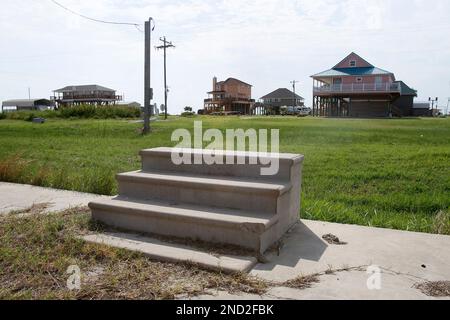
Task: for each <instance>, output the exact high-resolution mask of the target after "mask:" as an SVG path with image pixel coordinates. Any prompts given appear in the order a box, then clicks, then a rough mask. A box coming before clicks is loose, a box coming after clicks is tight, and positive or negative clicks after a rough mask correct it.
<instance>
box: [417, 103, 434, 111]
mask: <svg viewBox="0 0 450 320" xmlns="http://www.w3.org/2000/svg"><path fill="white" fill-rule="evenodd" d="M413 109H427V110H430V103H429V102H414V104H413Z"/></svg>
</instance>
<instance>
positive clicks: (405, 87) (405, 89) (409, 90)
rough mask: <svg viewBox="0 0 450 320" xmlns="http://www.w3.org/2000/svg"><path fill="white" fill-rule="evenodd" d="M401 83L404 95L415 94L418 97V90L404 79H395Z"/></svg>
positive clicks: (401, 91)
mask: <svg viewBox="0 0 450 320" xmlns="http://www.w3.org/2000/svg"><path fill="white" fill-rule="evenodd" d="M395 82H396V83H399V84H400V93H401V95H402V96H415V97H417V90H414V89H412V88H411V87H409V86H408V85H407V84H406V83H404V82H403V81H395Z"/></svg>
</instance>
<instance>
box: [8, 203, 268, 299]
mask: <svg viewBox="0 0 450 320" xmlns="http://www.w3.org/2000/svg"><path fill="white" fill-rule="evenodd" d="M35 209H36V208H35ZM29 211H31V210H29ZM94 227H95V223H94V222H92V220H91V219H90V213H89V209H87V208H77V209H70V210H67V211H65V212H61V213H52V214H48V215H31V214H27V215H25V216H23V217H22V216H17V215H8V216H6V217H5V218H4V219H2V223H0V252H5V253H7V254H6V255H5V256H3V257H2V258H3V259H0V299H51V300H53V299H86V300H92V299H94V300H99V299H108V300H109V299H175V298H176V297H177V296H179V295H185V296H188V297H189V296H195V295H200V294H207V293H208V292H209V291H210V290H212V291H217V290H221V291H227V292H230V293H239V292H244V293H252V294H259V295H263V294H264V293H266V292H267V290H268V288H269V286H270V284H269V283H268V282H266V281H264V280H261V279H259V278H257V277H252V276H250V275H247V274H232V275H229V274H223V273H219V272H213V271H208V270H203V269H201V268H199V267H197V266H195V265H193V264H187V263H186V264H175V263H162V262H158V261H153V260H150V259H148V258H147V257H145V256H144V255H142V254H138V253H136V252H131V251H127V250H122V249H117V248H113V247H109V246H105V245H98V244H90V243H86V242H84V241H82V240H80V238H79V236H80V235H82V234H85V233H88V232H90V230H92V229H93V228H94ZM70 266H77V267H79V270H80V271H81V274H80V276H81V289H80V290H69V289H68V287H67V280H68V279H69V276H70V274H68V273H67V272H68V268H69V267H70Z"/></svg>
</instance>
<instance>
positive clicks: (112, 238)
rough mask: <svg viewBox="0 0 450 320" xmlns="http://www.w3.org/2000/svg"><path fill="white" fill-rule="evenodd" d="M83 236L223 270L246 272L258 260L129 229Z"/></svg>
mask: <svg viewBox="0 0 450 320" xmlns="http://www.w3.org/2000/svg"><path fill="white" fill-rule="evenodd" d="M82 239H83V240H85V241H88V242H91V243H96V244H101V245H107V246H112V247H115V248H120V249H127V250H131V251H135V252H139V253H143V254H144V255H146V256H147V257H149V258H150V259H154V260H157V261H166V262H174V263H180V262H181V263H193V264H195V265H197V266H200V267H203V268H205V269H208V270H214V271H220V272H225V273H235V272H249V271H250V270H252V269H253V267H254V266H255V265H256V264H257V263H258V262H257V259H256V258H255V257H250V256H233V255H217V254H213V253H210V252H209V251H207V250H204V251H202V249H199V248H193V247H189V246H186V245H181V244H174V243H168V242H164V241H161V240H158V239H155V238H151V237H144V236H141V235H137V234H131V233H102V234H94V235H87V236H84V237H82Z"/></svg>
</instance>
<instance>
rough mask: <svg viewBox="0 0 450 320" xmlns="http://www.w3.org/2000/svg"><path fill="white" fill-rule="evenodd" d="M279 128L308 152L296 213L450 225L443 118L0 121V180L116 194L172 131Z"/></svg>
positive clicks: (432, 228)
mask: <svg viewBox="0 0 450 320" xmlns="http://www.w3.org/2000/svg"><path fill="white" fill-rule="evenodd" d="M194 120H203V122H204V128H205V129H207V128H219V129H222V130H225V129H227V128H244V129H246V128H255V129H259V128H267V129H271V128H273V129H280V139H281V141H280V148H281V151H282V152H292V153H301V154H304V155H305V156H306V159H305V166H304V181H303V194H302V212H301V215H302V217H303V218H307V219H315V220H325V221H332V222H340V223H351V224H360V225H370V226H379V227H388V228H396V229H403V230H414V231H423V232H435V233H444V234H450V212H449V208H450V119H398V120H353V119H348V120H344V119H313V118H304V119H302V118H289V117H286V118H284V117H273V118H268V117H255V118H237V117H229V118H219V117H202V118H193V119H192V118H190V119H188V118H175V117H173V118H170V120H169V121H167V122H164V121H161V122H157V123H155V124H154V125H153V133H152V134H151V135H149V136H147V137H142V136H141V135H140V134H139V128H140V126H141V125H140V124H136V123H133V122H130V121H127V120H50V121H49V122H47V123H46V124H44V125H33V124H31V123H28V122H25V121H13V120H1V121H0V180H2V181H10V182H19V183H29V184H35V185H41V186H49V187H54V188H62V189H69V190H77V191H84V192H93V193H99V194H114V193H115V192H116V188H117V186H116V182H115V179H114V175H115V173H118V172H125V171H130V170H137V169H139V167H140V163H139V157H138V151H139V150H140V149H143V148H152V147H159V146H173V145H174V143H173V142H171V141H170V138H171V134H172V131H173V130H174V129H177V128H186V129H189V130H191V131H192V128H193V121H194Z"/></svg>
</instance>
